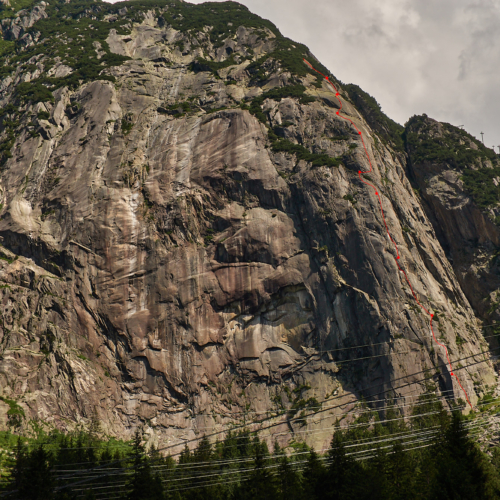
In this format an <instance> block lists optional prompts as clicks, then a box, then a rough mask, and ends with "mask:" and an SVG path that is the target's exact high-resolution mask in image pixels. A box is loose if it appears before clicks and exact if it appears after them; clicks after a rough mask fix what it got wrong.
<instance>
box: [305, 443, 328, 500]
mask: <svg viewBox="0 0 500 500" xmlns="http://www.w3.org/2000/svg"><path fill="white" fill-rule="evenodd" d="M303 477H304V498H305V499H307V500H322V498H324V496H323V493H324V488H323V485H324V483H325V481H326V468H325V466H324V465H323V464H322V462H321V460H320V459H319V456H318V454H317V453H316V452H315V451H314V450H313V449H311V451H310V452H309V456H308V457H307V463H306V465H305V467H304V472H303Z"/></svg>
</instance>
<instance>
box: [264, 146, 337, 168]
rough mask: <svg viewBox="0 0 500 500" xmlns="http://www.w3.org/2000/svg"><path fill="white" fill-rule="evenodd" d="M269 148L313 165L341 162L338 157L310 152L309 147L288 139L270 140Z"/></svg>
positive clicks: (328, 165)
mask: <svg viewBox="0 0 500 500" xmlns="http://www.w3.org/2000/svg"><path fill="white" fill-rule="evenodd" d="M271 149H272V150H273V151H274V152H275V153H289V154H294V155H295V156H296V157H297V160H304V161H307V162H309V163H311V164H312V166H313V167H322V166H325V167H338V166H339V165H340V163H341V161H340V159H339V158H332V157H331V156H329V155H327V154H326V153H321V154H318V153H311V151H309V149H307V148H305V147H304V146H302V145H300V144H294V143H293V142H291V141H289V140H288V139H278V140H271Z"/></svg>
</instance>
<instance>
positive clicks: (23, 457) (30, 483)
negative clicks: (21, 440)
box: [15, 444, 55, 500]
mask: <svg viewBox="0 0 500 500" xmlns="http://www.w3.org/2000/svg"><path fill="white" fill-rule="evenodd" d="M19 453H20V455H19V457H20V461H19V462H20V463H19V464H18V465H17V466H16V473H15V477H16V486H17V490H18V492H19V493H18V496H19V499H21V500H51V499H52V498H54V487H55V479H54V472H53V470H52V460H53V457H52V455H51V454H50V453H48V452H47V451H46V450H45V447H44V445H43V444H39V445H38V446H37V447H36V448H35V449H34V450H32V451H31V452H28V453H26V452H24V451H21V450H19Z"/></svg>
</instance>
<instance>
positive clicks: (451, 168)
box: [406, 116, 500, 346]
mask: <svg viewBox="0 0 500 500" xmlns="http://www.w3.org/2000/svg"><path fill="white" fill-rule="evenodd" d="M406 134H407V136H408V141H407V143H408V153H409V162H408V168H409V175H410V176H411V178H412V180H414V182H415V184H416V185H417V186H418V190H419V193H420V195H421V198H422V202H423V203H422V206H423V208H424V210H425V212H426V214H427V216H428V217H429V219H430V220H431V221H432V223H433V225H434V227H435V228H436V235H437V237H438V239H439V241H440V243H441V245H442V247H443V249H444V250H445V252H446V254H447V256H448V258H449V260H450V262H451V263H452V266H453V269H454V271H455V275H456V276H457V279H458V281H459V283H460V285H461V288H462V290H463V291H464V293H465V295H466V297H467V299H468V300H469V302H470V304H471V305H472V307H473V308H474V310H475V312H476V314H477V315H478V316H479V317H480V318H481V319H482V320H484V324H485V325H490V326H489V327H486V328H487V333H488V338H489V339H491V340H490V342H491V343H492V344H493V345H494V346H498V342H497V340H496V337H495V334H496V333H498V332H497V331H496V330H497V328H496V326H495V325H494V324H492V323H495V322H496V321H497V320H498V305H499V302H500V296H499V295H498V290H499V289H500V269H499V267H498V262H497V261H498V258H497V257H498V248H499V246H500V230H499V222H500V217H498V215H499V213H500V212H498V208H497V205H498V200H499V193H500V189H499V187H498V186H499V181H500V177H499V175H500V168H499V166H498V159H497V157H496V155H495V154H494V153H492V151H491V150H488V149H487V148H485V147H484V146H483V144H482V143H481V142H480V141H478V140H477V139H474V138H473V137H471V136H470V135H469V134H467V133H466V132H464V131H461V130H460V129H458V128H456V127H453V126H451V125H449V124H446V123H445V124H442V123H439V122H436V121H435V120H432V119H430V118H428V117H426V116H424V117H414V118H413V119H412V120H410V122H409V123H408V126H407V131H406Z"/></svg>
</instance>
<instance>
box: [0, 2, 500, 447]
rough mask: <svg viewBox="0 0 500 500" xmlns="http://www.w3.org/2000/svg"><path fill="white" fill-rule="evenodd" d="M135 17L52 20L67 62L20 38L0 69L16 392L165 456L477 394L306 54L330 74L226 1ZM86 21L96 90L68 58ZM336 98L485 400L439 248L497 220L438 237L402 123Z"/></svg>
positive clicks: (343, 89)
mask: <svg viewBox="0 0 500 500" xmlns="http://www.w3.org/2000/svg"><path fill="white" fill-rule="evenodd" d="M42 4H43V5H45V4H44V3H43V2H42ZM42 4H41V5H42ZM56 5H57V6H59V4H58V3H55V4H54V6H56ZM123 5H124V4H123V3H121V4H120V9H121V10H117V9H118V6H117V7H114V6H112V5H107V4H101V3H90V4H88V3H83V4H82V5H81V6H80V5H79V3H74V4H73V2H71V3H70V4H64V5H63V4H61V5H60V6H59V7H60V11H58V14H57V15H65V16H68V17H67V18H68V19H73V21H72V22H73V24H71V23H69V22H68V23H67V24H68V26H69V27H68V28H67V30H68V31H67V36H66V37H64V36H63V34H62V33H63V32H64V29H65V28H64V27H61V28H60V29H59V31H57V33H58V35H57V36H58V40H59V41H61V44H62V45H63V46H64V47H67V48H68V52H65V50H66V49H64V50H61V51H60V53H59V55H56V56H55V57H54V56H53V55H46V54H43V53H40V51H39V52H38V53H33V55H31V52H29V51H30V50H35V49H36V47H37V45H36V43H34V45H33V46H32V47H27V48H26V47H23V46H20V45H19V42H16V43H18V45H15V47H16V51H13V52H10V53H7V55H5V54H4V55H3V56H2V58H3V59H5V63H6V66H8V67H12V68H13V69H12V71H11V72H10V73H9V74H8V75H2V78H3V80H2V83H1V84H0V106H1V107H2V109H4V110H6V111H4V112H3V115H2V117H1V128H0V130H1V131H2V136H1V139H2V140H3V142H2V144H4V145H6V146H5V147H3V149H2V155H3V156H2V167H1V177H0V203H1V205H0V207H1V211H0V215H1V220H0V238H1V240H0V243H1V245H2V246H1V247H0V256H1V257H2V260H0V302H1V304H2V306H1V322H0V334H1V352H2V357H1V360H0V373H1V383H0V386H1V390H2V391H3V393H2V394H3V396H4V398H9V399H10V400H15V401H17V403H18V404H19V405H20V406H21V407H22V408H23V409H24V412H25V414H26V421H28V420H29V419H35V418H38V419H42V420H44V421H49V422H52V423H53V424H54V425H57V426H59V427H71V425H74V423H76V422H80V421H82V422H85V421H87V419H88V418H90V415H91V414H92V411H93V409H94V408H96V409H97V413H98V415H99V417H100V419H101V420H102V422H103V425H104V427H105V428H106V430H107V431H108V432H110V433H112V434H114V435H117V436H121V437H129V436H130V435H131V434H132V432H133V431H134V429H135V428H136V427H137V426H139V425H144V426H146V428H147V429H148V431H149V432H150V434H151V436H152V437H151V439H152V440H153V441H155V440H156V441H158V442H159V443H160V444H177V443H181V444H182V443H183V441H182V440H183V439H190V438H193V437H195V436H198V435H200V433H210V432H215V431H219V430H223V429H226V428H227V426H228V425H229V424H231V423H232V424H243V423H248V422H249V421H252V420H257V419H260V418H262V417H268V419H269V420H267V421H266V423H275V424H276V427H274V428H272V429H271V430H270V431H269V432H270V433H271V432H272V433H274V432H281V433H288V432H291V433H292V434H293V432H295V431H297V430H299V431H303V430H311V431H317V432H315V433H311V434H310V436H311V437H310V438H308V439H310V444H314V445H315V446H319V447H321V446H324V445H325V443H327V442H328V440H329V438H330V431H329V427H330V426H331V425H332V424H333V423H334V422H335V420H336V419H337V418H340V417H341V416H342V415H344V414H347V415H348V417H347V418H353V417H352V413H350V412H351V410H353V409H355V408H356V407H357V401H359V400H360V399H361V398H362V397H363V398H365V399H366V400H368V401H369V402H370V403H371V405H372V406H374V407H375V408H379V409H382V408H383V406H384V404H385V401H386V400H388V399H393V398H397V401H398V402H401V405H402V406H403V407H404V405H409V404H411V403H412V402H413V401H414V400H415V398H416V397H417V396H418V395H419V394H422V393H424V392H426V391H428V390H437V391H438V394H442V395H444V396H446V397H454V398H456V399H458V398H462V399H464V395H463V392H462V391H461V389H460V387H459V386H458V384H457V382H456V380H455V379H452V378H451V377H450V375H449V370H448V366H447V362H446V356H445V352H444V350H442V349H440V348H439V347H438V346H437V345H436V344H435V342H434V341H433V340H432V338H431V336H430V331H429V322H428V317H427V316H426V315H425V314H424V313H423V311H422V310H421V309H420V308H419V307H418V306H417V304H416V302H415V300H414V299H413V296H412V294H411V290H410V289H409V287H408V285H407V284H406V281H405V280H404V276H403V275H402V274H401V273H400V272H398V269H397V266H396V263H395V259H394V257H395V253H394V246H393V245H392V243H391V242H390V241H389V239H388V237H387V233H386V230H385V227H384V223H383V221H382V218H381V214H380V208H379V205H378V199H377V197H376V196H375V195H374V192H373V190H371V189H368V188H367V187H366V186H365V185H363V184H362V183H361V181H360V180H359V177H358V170H363V171H364V170H368V169H369V166H368V164H367V159H366V155H365V153H364V150H363V146H362V143H361V140H360V137H359V135H358V134H357V133H356V131H355V129H354V128H352V127H350V126H349V125H348V124H346V122H345V120H343V119H342V118H341V117H339V116H338V115H336V111H337V107H336V104H335V103H336V100H335V99H334V98H333V95H332V93H331V91H330V89H329V86H328V85H326V83H325V82H321V80H318V79H317V78H316V76H315V75H314V74H313V73H312V72H309V71H308V68H307V66H306V65H305V64H304V63H303V62H302V57H306V58H308V60H309V61H311V62H312V63H313V64H315V65H317V66H318V67H319V68H322V67H321V65H320V63H319V62H318V61H316V60H315V58H314V56H313V55H312V54H310V53H309V52H308V50H307V48H306V47H304V46H302V45H300V44H298V43H295V42H291V41H290V40H287V39H285V38H283V37H282V36H281V34H280V33H279V31H278V30H277V29H276V28H275V27H274V26H273V25H272V24H271V23H269V22H267V21H264V20H261V19H260V18H258V17H257V16H253V15H252V14H250V13H249V12H248V11H247V10H246V8H244V7H243V6H240V5H239V4H236V3H234V4H231V5H228V4H227V3H224V4H213V5H212V4H210V5H209V4H206V5H205V4H204V5H201V6H192V5H190V4H185V3H184V2H179V1H173V0H172V1H170V2H165V3H164V4H160V3H159V4H158V6H156V7H154V8H153V7H151V8H148V9H145V8H141V7H140V6H139V5H137V4H133V5H132V4H130V5H128V4H127V5H128V6H127V8H126V9H125V10H123ZM54 6H52V5H51V6H50V8H54ZM77 7H78V8H77ZM38 8H39V7H37V6H35V7H33V9H38ZM40 8H41V7H40ZM44 8H45V7H44ZM47 8H49V7H47ZM78 9H80V10H78ZM36 12H39V11H36ZM40 12H42V11H40ZM43 12H45V10H43ZM37 15H38V14H37ZM40 15H41V14H40ZM52 15H53V16H56V13H55V12H53V14H52ZM30 16H31V17H29V19H35V17H34V14H30ZM78 16H80V17H78ZM179 16H180V17H179ZM205 18H206V21H203V19H205ZM49 19H53V18H51V17H50V13H49ZM197 20H198V21H197ZM229 20H230V21H229ZM42 22H43V23H45V24H43V25H42V24H39V23H42ZM197 22H198V24H196V23H197ZM12 23H14V21H12ZM12 23H11V24H9V25H8V26H13V24H12ZM30 23H31V21H30ZM190 23H191V24H190ZM217 23H219V24H217ZM14 24H15V23H14ZM5 25H7V23H5ZM15 25H16V26H17V25H18V24H15ZM2 26H3V25H2ZM23 26H24V25H23ZM26 26H29V25H26ZM37 26H39V28H37ZM89 26H91V27H89ZM221 26H224V29H223V28H222V27H221ZM76 28H78V30H77V31H78V32H79V33H80V34H81V35H82V37H83V38H84V39H85V40H87V42H81V43H88V44H90V45H88V46H89V47H92V51H90V50H89V52H88V53H87V54H86V55H85V57H89V58H90V59H89V62H88V68H94V66H92V65H93V64H96V65H97V66H95V67H96V68H98V70H96V74H95V76H94V75H93V74H92V73H91V70H90V69H88V70H87V73H83V72H82V71H83V70H81V68H79V66H78V59H77V58H75V57H73V56H71V50H72V49H71V47H72V43H73V40H75V39H77V40H79V39H78V38H77V36H78V35H75V33H77V31H75V30H76ZM8 29H10V30H11V31H12V30H13V29H14V28H11V27H9V28H8ZM50 29H51V28H50V23H49V24H47V21H46V20H42V21H35V22H34V23H33V24H32V30H33V31H32V32H30V33H33V34H35V31H36V32H37V33H41V35H40V37H42V39H43V37H45V38H47V37H49V35H50V34H51V33H52V31H50ZM37 30H39V31H37ZM44 30H45V31H44ZM70 30H72V31H70ZM9 33H10V32H9ZM4 36H5V35H4ZM9 36H10V35H9ZM50 36H52V35H50ZM53 36H54V37H55V36H56V35H53ZM99 37H101V38H99ZM33 39H35V38H33ZM52 40H54V39H52ZM78 43H80V41H79V42H78ZM70 49H71V50H70ZM68 54H69V55H68ZM82 57H83V56H82ZM99 61H102V64H101V63H100V62H99ZM28 66H30V67H29V68H28ZM33 66H34V67H35V68H36V69H35V68H33ZM63 66H64V68H67V69H63V70H59V73H58V75H59V76H57V78H55V77H52V76H50V75H52V74H54V71H55V70H54V68H56V69H57V68H61V67H63ZM30 71H31V73H30ZM50 71H52V73H50ZM92 71H93V70H92ZM325 71H326V70H325ZM47 75H49V76H47ZM61 75H62V76H61ZM75 75H76V76H75ZM88 75H90V76H88ZM331 79H332V80H334V81H335V79H334V77H333V75H332V76H331ZM30 81H31V84H32V87H31V88H30V89H31V90H30V89H29V88H28V87H26V86H24V87H23V86H22V85H24V83H25V82H30ZM337 84H338V86H339V90H340V97H341V99H342V101H343V103H344V106H343V110H342V112H343V113H344V115H345V116H348V117H349V118H350V119H352V120H353V122H354V123H355V124H356V126H357V127H358V128H359V130H361V131H362V133H363V138H364V142H365V144H366V148H367V151H368V154H369V155H370V158H371V160H372V163H373V172H372V173H370V174H369V175H367V176H365V177H366V179H367V180H369V181H370V182H371V183H373V184H374V185H375V186H376V188H377V190H378V192H379V193H381V195H382V203H383V207H384V211H385V217H386V221H387V225H388V227H389V230H390V232H391V235H392V237H393V238H394V240H395V241H396V243H397V245H398V247H399V249H400V253H401V265H402V267H403V268H404V269H405V271H406V273H407V275H408V277H409V279H410V280H411V283H412V285H413V288H414V290H415V293H416V294H417V296H418V297H419V300H420V301H421V302H422V303H423V305H425V307H427V308H428V309H430V310H432V311H433V312H434V315H435V318H434V320H435V322H434V329H435V332H436V335H437V336H439V338H440V339H441V341H442V342H443V343H445V344H446V345H447V346H448V349H449V354H450V357H451V359H452V361H453V363H454V370H455V373H456V374H457V375H458V376H459V378H460V381H461V383H462V385H463V387H464V388H465V390H466V391H467V393H468V396H469V398H470V400H471V402H472V403H475V402H476V401H477V398H478V397H479V396H481V395H482V394H484V391H485V390H486V388H487V387H488V386H492V385H493V384H495V374H494V370H493V368H492V365H491V362H489V361H486V362H483V359H484V358H480V357H474V358H470V356H471V355H474V354H478V353H481V352H482V351H483V350H486V349H488V346H487V343H486V342H485V340H484V338H483V336H482V334H481V331H480V328H479V323H478V321H477V320H476V317H475V314H474V311H473V309H472V307H471V304H472V306H473V307H475V308H476V310H477V309H478V308H479V309H480V301H476V300H475V295H474V294H471V293H470V292H469V289H468V283H470V279H469V278H467V276H469V274H470V273H469V274H467V272H465V273H462V272H461V271H460V272H458V271H457V267H456V265H455V259H456V257H455V253H456V251H455V250H454V247H453V244H452V243H449V242H450V240H453V238H454V235H455V234H456V232H457V231H460V233H459V234H461V235H462V234H463V235H464V236H463V237H464V238H469V239H470V238H476V237H479V238H482V237H483V236H481V235H483V233H484V235H486V236H484V238H483V239H487V240H488V241H489V242H491V244H492V245H497V243H496V241H497V239H498V236H497V229H496V226H495V225H494V223H493V222H491V221H487V220H486V219H484V217H483V216H482V215H480V213H479V212H478V211H474V209H470V210H468V211H467V210H462V211H461V212H460V213H461V215H460V217H461V218H460V220H459V221H458V220H457V219H454V220H450V221H449V223H448V224H447V225H446V226H443V217H444V218H446V217H448V215H445V213H446V214H447V213H449V211H447V210H448V207H447V206H446V207H444V208H442V205H440V204H439V203H441V201H440V200H442V196H441V195H440V194H435V193H436V191H435V190H434V191H431V186H430V185H429V184H425V185H426V186H429V187H426V190H425V193H422V194H421V195H419V194H417V193H415V190H414V189H413V186H412V185H411V183H410V180H409V177H408V173H409V172H410V170H411V172H410V174H411V175H410V178H411V180H412V182H415V179H416V182H418V183H419V182H420V181H421V179H422V178H423V176H424V175H427V174H425V173H424V170H423V167H422V169H421V170H418V169H417V167H416V163H414V162H412V163H411V164H410V165H409V164H408V163H407V153H406V152H405V151H404V150H403V149H401V147H400V146H399V144H400V142H401V138H400V137H399V138H398V140H397V141H396V140H394V141H391V135H390V134H391V133H392V132H391V130H399V129H398V127H399V126H397V124H394V122H391V121H390V120H389V119H388V118H387V117H385V115H382V114H381V112H380V111H378V113H379V115H377V114H376V113H375V114H374V113H373V112H370V113H368V112H367V111H366V109H368V108H366V109H365V108H364V105H362V103H363V102H365V103H366V102H368V101H359V99H363V98H364V99H367V97H366V96H365V97H363V96H361V97H360V95H361V94H359V93H358V92H359V91H358V90H356V89H355V88H353V87H352V88H351V87H350V86H344V85H343V84H342V83H341V82H337ZM38 86H40V89H38V91H37V92H38V94H36V93H35V94H34V93H33V88H35V87H36V88H38ZM41 87H43V89H42V88H41ZM44 89H45V90H44ZM30 92H32V93H31V94H30ZM47 92H48V94H47ZM360 102H361V105H360V104H359V103H360ZM370 102H371V101H370ZM353 103H358V104H357V107H355V105H354V104H353ZM9 106H11V107H9ZM380 116H383V120H384V121H383V122H382V121H381V122H380V123H379V122H377V120H382V118H380ZM377 123H379V125H377ZM387 123H389V125H390V126H391V127H392V129H390V128H388V126H387ZM436 123H437V122H436ZM399 128H401V131H402V127H399ZM381 131H383V132H381ZM394 137H396V136H394ZM7 146H8V147H7ZM7 153H8V154H7ZM410 157H411V149H410ZM424 164H425V165H427V163H425V161H424V162H423V163H422V165H424ZM490 167H491V168H493V163H491V165H490ZM437 175H443V176H445V177H446V175H448V174H444V173H443V174H441V173H438V174H437ZM446 178H447V177H446ZM449 182H452V183H453V182H454V181H453V179H452V180H449ZM442 192H443V191H442V190H441V191H439V193H442ZM443 196H444V195H443ZM421 197H422V198H424V201H422V198H421ZM433 200H437V201H436V202H434V201H433ZM429 207H431V208H430V210H429ZM454 213H457V212H454ZM481 217H482V218H481ZM478 221H480V222H481V224H482V225H481V226H480V227H479V223H478ZM469 226H470V228H471V229H470V230H469V231H468V230H467V229H466V227H469ZM457 227H459V228H460V229H457ZM478 227H479V229H478ZM435 228H439V230H438V231H437V232H436V229H435ZM467 231H468V232H467ZM477 231H480V232H481V235H480V236H477ZM466 233H467V234H466ZM446 242H448V243H446ZM445 243H446V245H448V246H446V245H445ZM455 244H456V245H458V246H460V245H461V243H460V240H459V239H456V240H455ZM443 245H445V246H444V248H445V250H443ZM449 248H452V250H449ZM495 248H496V247H495ZM449 251H451V252H452V253H453V252H455V253H454V254H453V255H454V256H453V259H454V260H453V266H452V265H451V264H450V261H449V259H448V258H447V255H446V252H449ZM457 251H458V250H457ZM472 260H473V261H474V262H476V257H474V258H473V259H472ZM469 262H470V261H469ZM470 265H472V264H470ZM471 279H472V278H471ZM493 288H495V289H496V288H497V285H496V282H495V285H494V287H493ZM481 318H482V316H481ZM355 346H364V347H355ZM463 358H467V359H465V360H463V361H461V362H460V360H461V359H463ZM469 364H470V365H471V366H466V365H469ZM321 405H322V408H323V411H322V413H319V414H315V413H314V410H317V409H318V407H321ZM341 405H342V406H341ZM328 406H331V409H328V408H327V407H328ZM0 407H2V408H3V410H2V411H3V414H4V421H5V423H8V420H9V419H8V415H7V410H8V409H9V406H8V404H7V403H2V402H0ZM308 408H310V410H309V411H307V409H308ZM299 410H300V411H304V412H305V413H304V417H303V419H302V421H296V420H293V418H292V417H293V416H294V415H296V414H297V412H298V411H299ZM402 411H405V410H404V409H403V410H402ZM307 414H311V416H310V417H309V418H305V417H306V416H307ZM304 419H305V420H304ZM22 425H25V424H22ZM320 431H321V432H320ZM297 436H300V433H299V434H297ZM283 439H287V438H283ZM297 439H302V438H300V437H297Z"/></svg>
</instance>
